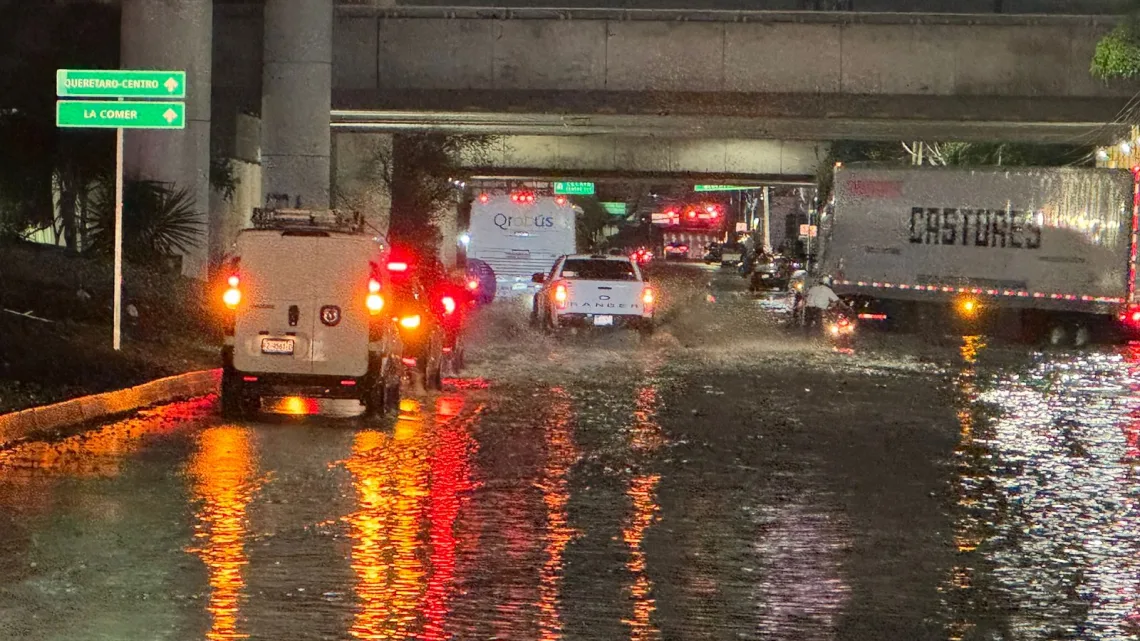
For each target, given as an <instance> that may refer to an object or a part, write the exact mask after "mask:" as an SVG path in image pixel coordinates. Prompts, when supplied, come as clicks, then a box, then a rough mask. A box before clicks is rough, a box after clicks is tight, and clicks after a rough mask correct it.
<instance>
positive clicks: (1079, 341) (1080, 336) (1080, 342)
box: [1073, 325, 1092, 348]
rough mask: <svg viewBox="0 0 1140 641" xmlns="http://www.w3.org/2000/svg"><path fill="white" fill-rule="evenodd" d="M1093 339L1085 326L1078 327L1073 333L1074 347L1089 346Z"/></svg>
mask: <svg viewBox="0 0 1140 641" xmlns="http://www.w3.org/2000/svg"><path fill="white" fill-rule="evenodd" d="M1091 339H1092V333H1091V332H1090V331H1089V328H1088V327H1085V326H1084V325H1077V327H1076V329H1075V330H1074V331H1073V347H1077V348H1081V347H1084V346H1086V345H1088V344H1089V341H1090V340H1091Z"/></svg>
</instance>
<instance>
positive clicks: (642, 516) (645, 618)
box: [622, 385, 664, 641]
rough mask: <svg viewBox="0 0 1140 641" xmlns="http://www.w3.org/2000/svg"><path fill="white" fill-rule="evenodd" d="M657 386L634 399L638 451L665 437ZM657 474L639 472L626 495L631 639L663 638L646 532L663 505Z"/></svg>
mask: <svg viewBox="0 0 1140 641" xmlns="http://www.w3.org/2000/svg"><path fill="white" fill-rule="evenodd" d="M657 400H658V393H657V388H656V387H654V386H653V385H646V386H643V387H640V388H638V389H637V392H636V397H635V399H634V403H635V406H634V412H633V425H632V430H631V434H630V447H631V448H632V449H633V451H634V452H635V453H636V454H650V453H652V452H653V451H655V450H657V449H658V448H659V447H660V446H661V444H662V443H663V441H664V439H663V437H662V434H661V426H660V424H658V422H657ZM660 480H661V476H660V475H658V474H648V473H640V474H637V475H635V476H634V477H633V478H632V479H631V480H630V483H629V489H628V490H627V491H626V494H627V495H628V496H629V498H630V500H631V501H632V503H633V514H632V515H631V517H630V519H629V522H628V523H627V524H626V527H625V528H624V529H623V531H622V539H623V540H624V541H625V543H626V544H627V545H628V546H629V560H628V561H626V564H625V566H626V568H627V569H628V570H629V571H630V573H631V574H632V575H633V582H632V583H631V584H630V586H629V595H630V597H631V598H632V600H633V613H632V614H633V616H632V617H631V618H629V619H626V620H625V623H626V624H627V625H628V626H629V627H630V638H631V639H633V640H635V641H644V640H648V639H657V638H660V635H661V632H660V630H659V629H658V628H657V626H656V625H655V623H654V622H653V612H654V611H655V610H656V609H657V605H656V601H655V600H654V598H653V582H652V581H651V580H650V579H649V573H648V571H647V568H646V561H645V550H644V548H643V546H644V543H645V532H646V530H647V529H649V526H650V525H652V524H653V523H654V522H655V521H656V520H657V513H658V512H659V511H660V507H658V505H657V501H656V490H657V484H658V482H660Z"/></svg>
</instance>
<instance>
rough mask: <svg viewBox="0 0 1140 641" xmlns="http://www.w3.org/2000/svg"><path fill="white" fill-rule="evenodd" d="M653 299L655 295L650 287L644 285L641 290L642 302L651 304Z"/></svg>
mask: <svg viewBox="0 0 1140 641" xmlns="http://www.w3.org/2000/svg"><path fill="white" fill-rule="evenodd" d="M655 300H657V296H656V294H654V293H653V290H652V289H650V288H648V287H646V288H645V291H643V292H641V302H642V303H645V304H646V305H652V304H653V302H654V301H655Z"/></svg>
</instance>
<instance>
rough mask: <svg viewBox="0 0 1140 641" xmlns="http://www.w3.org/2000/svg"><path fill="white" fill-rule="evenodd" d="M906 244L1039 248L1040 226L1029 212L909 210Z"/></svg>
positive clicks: (951, 208)
mask: <svg viewBox="0 0 1140 641" xmlns="http://www.w3.org/2000/svg"><path fill="white" fill-rule="evenodd" d="M910 242H911V243H913V244H916V245H959V246H963V247H992V248H1013V249H1040V248H1041V225H1040V224H1038V223H1037V222H1036V217H1035V216H1034V213H1033V212H1023V211H1012V210H1010V211H1007V210H1004V209H958V208H954V207H946V208H940V207H912V208H911V210H910Z"/></svg>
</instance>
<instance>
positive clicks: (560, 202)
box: [554, 196, 570, 207]
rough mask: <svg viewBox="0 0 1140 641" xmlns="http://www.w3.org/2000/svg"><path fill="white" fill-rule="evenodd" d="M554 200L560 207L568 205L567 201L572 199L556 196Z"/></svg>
mask: <svg viewBox="0 0 1140 641" xmlns="http://www.w3.org/2000/svg"><path fill="white" fill-rule="evenodd" d="M554 202H555V204H557V205H558V206H559V207H563V206H565V205H566V203H568V202H570V201H569V200H567V198H566V196H555V197H554Z"/></svg>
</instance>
